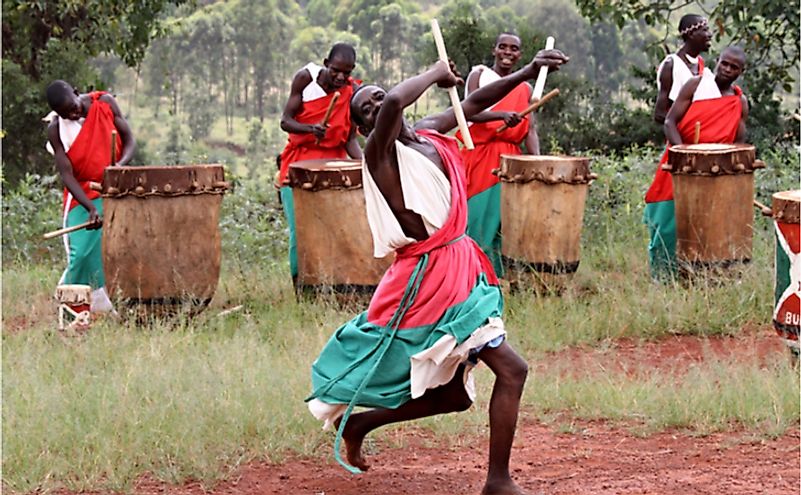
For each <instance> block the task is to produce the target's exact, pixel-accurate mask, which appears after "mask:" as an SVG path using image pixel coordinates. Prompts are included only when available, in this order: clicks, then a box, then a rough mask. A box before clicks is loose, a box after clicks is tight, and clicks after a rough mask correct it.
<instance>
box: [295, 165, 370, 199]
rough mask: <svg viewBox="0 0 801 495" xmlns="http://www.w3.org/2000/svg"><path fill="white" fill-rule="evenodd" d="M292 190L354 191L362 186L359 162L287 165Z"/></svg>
mask: <svg viewBox="0 0 801 495" xmlns="http://www.w3.org/2000/svg"><path fill="white" fill-rule="evenodd" d="M287 179H288V181H289V185H290V187H292V188H298V189H303V190H305V191H319V190H322V189H354V188H359V187H361V186H362V162H361V160H344V159H339V160H326V159H317V160H303V161H299V162H295V163H293V164H291V165H289V174H288V176H287Z"/></svg>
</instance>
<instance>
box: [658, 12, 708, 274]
mask: <svg viewBox="0 0 801 495" xmlns="http://www.w3.org/2000/svg"><path fill="white" fill-rule="evenodd" d="M679 33H680V34H681V37H682V39H683V40H684V44H683V45H682V47H681V48H680V49H679V51H678V52H676V53H674V54H671V55H668V57H667V58H665V60H663V61H662V63H661V64H660V65H659V69H657V75H656V86H657V91H658V94H657V97H656V105H655V106H654V120H655V121H656V122H657V123H659V124H664V122H665V116H666V115H667V113H668V110H669V109H670V106H671V103H672V102H674V101H676V98H678V95H679V91H680V90H681V88H682V86H684V83H686V82H687V81H688V80H690V78H692V77H694V76H697V75H699V74H709V75H712V73H711V72H710V70H709V69H708V68H705V67H704V59H703V58H701V56H700V55H701V52H705V51H706V50H708V49H709V46H710V42H711V40H712V33H711V32H710V30H709V24H708V22H707V20H706V18H704V17H702V16H699V15H696V14H688V15H685V16H684V17H682V18H681V20H680V21H679ZM666 162H667V151H665V154H664V155H662V160H661V161H660V162H659V165H658V166H657V167H656V174H655V176H654V180H653V182H652V183H651V187H650V188H649V189H648V192H646V194H645V203H646V205H645V223H646V224H647V225H648V231H649V233H650V235H651V242H650V243H649V245H648V258H649V262H650V265H651V275H652V276H653V277H654V278H657V279H658V278H665V277H667V278H671V277H672V276H673V275H674V274H675V271H676V219H675V210H674V205H673V182H672V180H671V177H670V172H667V171H664V170H662V165H663V164H664V163H666Z"/></svg>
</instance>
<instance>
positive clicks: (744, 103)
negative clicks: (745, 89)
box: [734, 95, 750, 143]
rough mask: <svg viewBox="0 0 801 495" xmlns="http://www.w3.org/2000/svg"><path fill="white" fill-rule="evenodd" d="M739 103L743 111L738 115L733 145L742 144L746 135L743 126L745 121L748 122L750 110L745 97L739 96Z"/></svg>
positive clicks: (744, 126)
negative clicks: (738, 120)
mask: <svg viewBox="0 0 801 495" xmlns="http://www.w3.org/2000/svg"><path fill="white" fill-rule="evenodd" d="M740 103H741V104H742V107H743V111H742V113H741V114H740V124H739V125H738V126H737V137H736V138H734V142H735V143H744V142H745V138H746V137H747V134H748V133H747V129H746V125H745V121H746V120H748V111H749V110H750V107H749V105H748V98H746V97H745V95H740Z"/></svg>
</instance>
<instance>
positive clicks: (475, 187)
mask: <svg viewBox="0 0 801 495" xmlns="http://www.w3.org/2000/svg"><path fill="white" fill-rule="evenodd" d="M530 99H531V87H530V86H529V85H528V84H527V83H520V84H519V85H518V86H517V87H516V88H515V89H513V90H512V91H511V92H510V93H509V94H507V95H506V96H505V97H504V98H503V99H502V100H501V101H499V102H498V103H497V104H496V105H495V106H494V107H493V108H492V109H491V111H497V112H522V111H523V110H525V109H526V107H528V105H529V100H530ZM529 123H530V116H529V115H526V116H525V117H524V118H523V120H521V121H520V123H519V124H517V125H516V126H514V127H511V128H509V129H506V130H504V131H503V132H501V133H500V134H498V133H496V132H495V131H496V130H497V129H498V128H499V127H501V126H502V125H503V121H502V120H495V121H492V122H481V123H474V124H472V125H471V126H470V136H471V137H472V138H473V144H474V145H475V149H473V150H468V149H467V148H462V152H461V153H462V160H463V161H464V166H465V168H466V170H467V172H466V173H467V197H468V198H472V197H473V196H475V195H476V194H478V193H480V192H482V191H485V190H487V189H489V188H490V187H492V186H494V185H495V184H497V183H498V178H497V177H496V176H495V175H493V174H492V169H493V168H497V167H498V165H499V163H500V161H501V155H502V154H506V155H519V154H520V143H521V142H523V140H524V139H525V138H526V135H527V134H528V128H529ZM456 138H457V139H459V140H462V134H461V132H457V133H456Z"/></svg>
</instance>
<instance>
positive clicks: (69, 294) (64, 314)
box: [54, 284, 92, 330]
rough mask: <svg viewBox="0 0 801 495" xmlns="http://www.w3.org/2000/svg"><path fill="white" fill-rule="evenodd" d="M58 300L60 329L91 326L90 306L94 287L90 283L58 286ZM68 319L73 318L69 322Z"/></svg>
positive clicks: (56, 297)
mask: <svg viewBox="0 0 801 495" xmlns="http://www.w3.org/2000/svg"><path fill="white" fill-rule="evenodd" d="M54 296H55V299H56V302H58V329H59V330H72V329H78V328H85V327H88V326H89V321H90V320H89V306H90V304H91V302H92V288H91V287H89V286H88V285H80V284H68V285H59V286H57V287H56V293H55V295H54ZM68 320H71V321H70V322H69V323H68Z"/></svg>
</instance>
